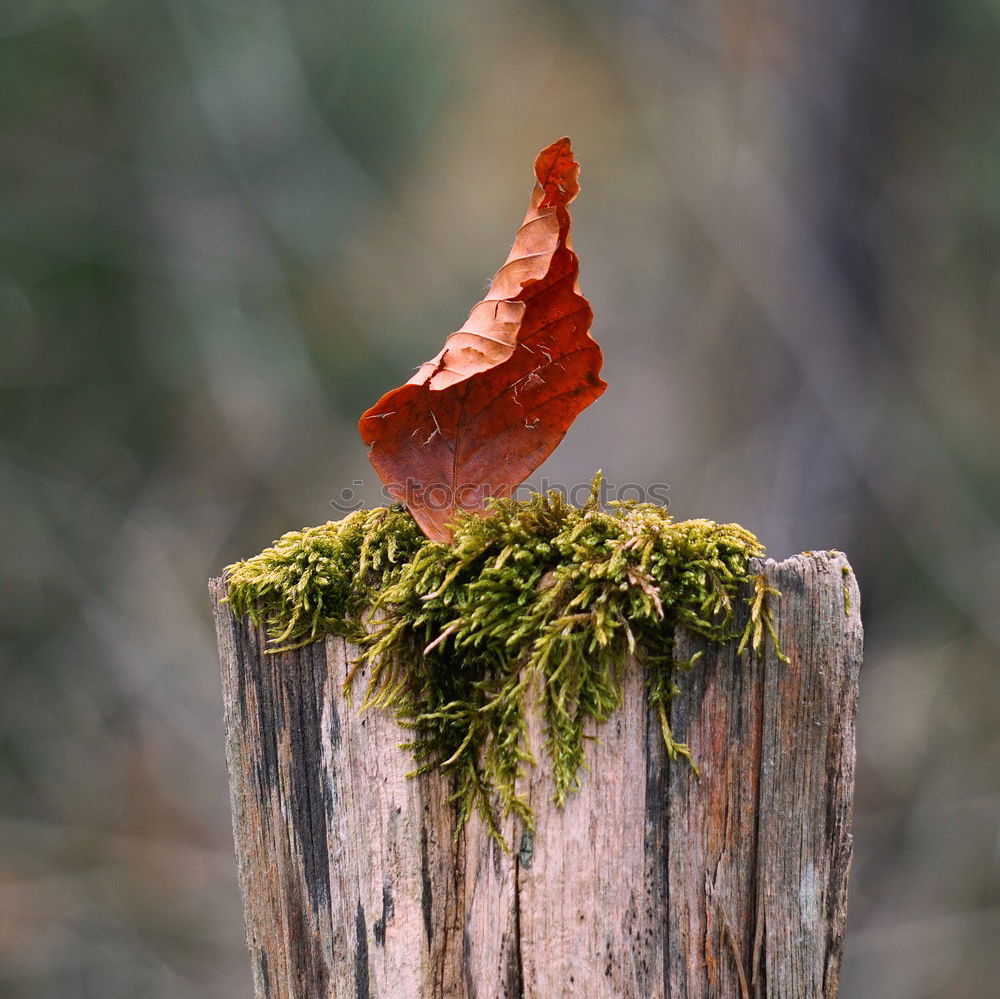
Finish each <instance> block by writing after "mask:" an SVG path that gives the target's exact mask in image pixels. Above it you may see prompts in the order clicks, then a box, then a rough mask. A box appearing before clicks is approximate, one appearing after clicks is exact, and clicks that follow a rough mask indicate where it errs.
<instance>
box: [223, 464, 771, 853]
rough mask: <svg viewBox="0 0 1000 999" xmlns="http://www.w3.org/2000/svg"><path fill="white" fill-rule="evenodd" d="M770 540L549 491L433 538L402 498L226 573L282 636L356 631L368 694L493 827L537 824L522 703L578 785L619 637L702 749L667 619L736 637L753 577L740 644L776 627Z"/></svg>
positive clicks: (612, 692)
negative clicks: (513, 818) (764, 563)
mask: <svg viewBox="0 0 1000 999" xmlns="http://www.w3.org/2000/svg"><path fill="white" fill-rule="evenodd" d="M595 486H596V483H595ZM596 495H597V491H596V488H595V492H594V497H596ZM762 552H763V549H762V547H761V545H760V543H759V542H758V541H757V539H756V538H755V537H754V536H753V535H752V534H751V533H750V532H749V531H746V530H744V529H743V528H742V527H739V526H738V525H735V524H716V523H713V522H712V521H709V520H688V521H682V522H676V521H674V520H673V519H672V518H671V517H670V515H669V514H668V513H667V511H666V510H665V509H663V508H662V507H658V506H655V505H653V504H641V503H622V504H613V505H612V508H611V509H610V510H606V511H605V510H601V509H599V507H598V504H597V501H596V498H592V499H591V500H590V501H589V502H588V503H587V504H585V505H584V507H583V508H582V509H581V508H577V507H574V506H572V505H570V504H569V503H568V502H566V500H565V499H564V498H563V497H562V496H561V495H560V494H559V493H557V492H552V493H549V494H547V495H544V496H536V497H534V498H532V499H530V500H528V501H523V502H521V501H515V500H502V501H499V502H496V503H495V504H494V506H493V510H492V514H491V516H490V517H488V518H486V519H481V518H479V517H476V516H472V515H462V516H459V518H458V519H457V521H456V523H455V538H454V542H453V543H452V544H442V543H438V542H431V541H428V540H427V539H426V538H425V537H424V536H423V535H422V534H421V533H420V531H419V529H418V528H417V526H416V525H415V523H414V521H413V520H412V518H411V517H410V515H409V514H408V513H407V512H406V511H405V510H403V509H402V508H400V507H390V508H384V507H382V508H378V509H375V510H362V511H358V512H356V513H353V514H351V515H350V516H348V517H346V518H345V519H344V520H341V521H337V522H335V523H330V524H325V525H323V526H321V527H314V528H310V529H308V530H305V531H296V532H293V533H290V534H286V535H285V536H284V537H282V538H281V539H280V540H279V541H278V542H276V543H275V544H274V546H273V547H271V548H268V549H267V550H266V551H264V552H262V553H261V554H260V555H257V556H255V557H254V558H251V559H247V560H246V561H243V562H239V563H237V564H236V565H233V566H230V567H229V569H228V570H227V575H228V578H229V599H230V602H231V604H232V607H233V610H234V612H235V613H236V614H238V615H249V616H250V617H251V618H252V619H253V620H254V621H256V622H257V623H264V624H266V626H267V629H268V633H269V635H270V638H271V640H272V643H273V650H274V651H278V650H281V649H288V648H295V647H298V646H301V645H304V644H307V643H308V642H311V641H314V640H316V639H319V638H321V637H323V636H324V635H327V634H334V635H344V636H346V637H347V638H348V639H350V640H351V641H352V642H355V643H356V644H357V645H358V646H359V648H360V649H361V655H360V659H359V661H358V665H361V664H362V663H364V664H366V665H367V666H368V667H369V684H368V689H367V693H366V698H365V705H366V706H370V707H375V708H381V709H385V710H392V711H394V712H395V713H396V715H397V717H398V718H399V720H400V721H401V722H402V724H403V725H405V726H406V727H407V728H409V729H410V730H411V731H412V732H413V739H412V741H411V742H410V743H409V744H408V748H409V749H410V750H411V751H412V752H413V755H414V757H415V759H416V762H417V769H416V770H415V771H414V773H420V772H424V771H427V770H432V769H440V770H442V771H446V772H448V773H450V774H451V775H453V777H454V780H455V795H454V799H455V801H456V803H457V806H458V814H459V828H461V826H462V824H464V822H465V820H466V819H467V818H468V817H469V815H470V814H471V811H472V809H474V808H475V809H478V811H479V812H480V814H481V815H482V817H483V819H484V820H485V821H486V822H487V823H488V824H489V826H490V828H491V829H493V831H494V832H495V833H496V834H497V835H499V832H498V822H497V819H498V816H500V815H504V814H509V813H510V812H511V811H513V812H515V813H517V814H518V815H520V816H521V817H522V818H523V819H524V821H525V823H526V825H527V828H528V829H529V830H530V829H532V828H533V817H532V814H531V811H530V809H529V807H528V804H527V802H526V801H525V800H524V799H523V797H521V796H520V795H519V794H518V789H517V783H518V777H519V775H520V774H521V773H522V772H523V771H524V769H525V767H527V766H529V765H532V764H533V763H534V762H535V756H536V753H537V751H538V748H539V747H535V746H531V745H529V743H528V738H527V716H526V712H527V711H529V710H537V711H539V712H540V713H541V717H542V720H543V728H544V733H545V745H544V750H545V755H546V757H547V758H548V761H549V765H550V767H551V772H552V777H553V794H554V797H555V800H556V801H557V802H559V803H560V804H562V803H564V802H565V800H566V797H567V795H569V794H571V793H572V792H573V791H575V790H576V789H577V788H578V787H579V783H580V774H581V768H582V767H583V762H584V745H585V741H586V737H585V735H584V733H585V731H586V730H587V728H588V725H589V724H591V723H593V722H597V723H600V722H603V721H605V720H607V719H608V717H609V716H610V715H611V714H612V712H613V711H614V710H615V708H617V707H618V705H619V703H620V700H621V679H622V678H621V669H622V664H623V662H624V661H625V659H626V655H625V653H626V652H633V653H635V655H636V656H637V657H638V658H639V659H640V661H641V662H642V664H643V666H644V668H645V670H646V674H647V678H648V687H649V699H650V704H651V705H652V706H653V707H655V708H656V710H657V712H658V714H659V718H660V722H661V727H662V730H663V737H664V741H665V744H666V747H667V750H668V752H669V754H670V756H671V757H673V758H676V757H677V756H683V757H685V758H686V759H688V761H689V762H690V761H691V754H690V751H689V750H688V747H687V746H685V745H684V744H682V743H678V742H676V741H675V740H674V738H673V736H672V734H671V731H670V726H669V722H668V705H669V702H670V700H671V698H673V697H674V696H675V694H676V693H677V692H678V686H677V684H678V681H680V680H682V678H683V674H684V673H685V671H687V670H689V669H691V668H693V667H694V666H695V665H696V662H695V660H696V659H697V656H696V657H695V659H694V660H692V661H690V662H684V663H679V662H677V661H676V660H675V659H674V656H673V637H674V630H675V628H676V627H677V625H683V626H684V627H685V628H687V629H688V630H689V631H692V632H694V633H695V634H698V635H701V636H703V637H705V638H706V639H708V640H710V641H713V642H724V641H728V640H730V639H733V638H736V637H737V632H736V630H735V618H736V614H735V610H736V608H735V602H736V601H737V599H738V593H739V589H740V587H741V586H742V585H743V584H744V583H747V582H755V584H756V585H755V588H754V595H753V597H752V598H751V600H750V615H749V620H748V622H747V624H746V627H745V630H744V632H743V637H742V642H741V645H740V648H741V649H742V648H743V647H745V646H746V644H747V643H748V642H749V643H750V644H752V645H753V646H754V647H755V648H758V649H759V648H760V645H761V642H762V641H763V637H764V634H765V632H767V631H770V633H771V636H772V638H774V637H775V636H774V630H773V626H772V625H771V622H770V617H769V614H768V611H767V599H768V597H769V596H770V595H773V594H774V591H773V590H771V589H770V588H768V587H766V586H765V585H764V581H763V576H759V577H754V576H753V575H751V573H750V571H749V562H750V559H751V558H753V557H754V556H756V555H760V554H762ZM352 675H353V674H352ZM349 682H350V681H349ZM692 765H693V763H692Z"/></svg>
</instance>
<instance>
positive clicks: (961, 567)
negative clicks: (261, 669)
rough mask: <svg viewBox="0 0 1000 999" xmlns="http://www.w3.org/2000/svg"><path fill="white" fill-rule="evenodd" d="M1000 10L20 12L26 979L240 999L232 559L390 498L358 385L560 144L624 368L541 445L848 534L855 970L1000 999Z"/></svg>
mask: <svg viewBox="0 0 1000 999" xmlns="http://www.w3.org/2000/svg"><path fill="white" fill-rule="evenodd" d="M998 51H1000V7H998V5H997V4H996V3H995V2H991V0H954V2H953V3H949V4H939V3H933V2H930V0H921V2H916V0H879V2H876V0H840V2H837V3H835V2H833V0H823V2H820V0H804V2H802V3H800V4H793V5H761V4H756V3H750V2H749V0H732V2H729V3H724V4H723V3H715V2H710V0H682V2H679V3H666V2H662V0H617V2H612V0H537V2H534V3H527V2H525V0H495V2H492V3H488V4H487V3H459V2H457V0H435V2H429V0H413V2H411V3H406V4H404V3H389V2H387V0H373V2H370V3H365V4H348V3H345V2H342V0H325V2H323V3H320V2H318V0H244V2H241V3H238V4H237V3H234V2H232V0H213V2H212V3H206V2H199V0H161V2H158V0H131V2H127V3H126V2H124V0H8V2H7V3H5V4H3V5H0V420H2V423H0V588H2V593H0V671H2V673H0V680H2V691H3V696H2V697H0V994H2V995H3V996H9V997H11V999H49V997H51V999H77V997H80V999H83V997H91V996H100V997H101V999H126V997H137V999H139V997H141V999H166V997H178V999H180V997H185V999H193V997H197V999H237V997H244V996H246V995H248V994H249V988H250V986H249V981H250V976H249V962H248V961H247V959H246V955H245V952H244V948H243V928H242V917H241V912H240V906H239V898H238V891H237V884H236V873H235V862H234V859H233V856H232V845H231V833H230V825H229V822H230V819H229V799H228V791H227V783H226V775H225V768H224V760H223V742H222V724H221V713H222V707H221V697H220V691H219V685H218V680H217V670H216V658H215V648H214V636H213V633H212V630H211V623H210V615H209V604H208V598H207V593H206V587H205V584H206V580H207V579H208V577H209V576H210V575H213V574H216V573H217V572H218V571H219V570H220V569H221V567H222V566H224V565H226V564H228V563H231V562H234V561H236V560H237V559H238V558H241V557H245V556H247V555H251V554H253V553H255V552H256V551H258V550H260V549H261V548H263V547H264V546H265V545H267V544H268V543H269V542H270V541H271V540H272V539H273V538H275V537H277V536H278V535H280V534H281V533H283V532H284V531H286V530H290V529H294V528H299V527H302V526H306V525H312V524H318V523H321V522H323V521H325V520H328V519H331V518H334V517H339V516H340V515H341V514H340V513H338V512H337V511H336V510H335V509H334V507H333V506H332V505H331V504H336V503H338V502H340V500H341V498H342V495H343V493H344V490H352V491H353V493H355V494H357V495H359V496H360V497H361V498H363V499H364V500H365V501H366V502H367V503H369V504H374V503H378V502H381V497H380V496H379V488H378V487H379V483H378V482H377V480H376V479H375V477H374V475H373V473H372V471H371V469H370V466H369V465H368V463H367V460H366V457H365V452H364V448H363V446H362V444H361V441H360V438H359V437H358V435H357V431H356V429H355V421H356V419H357V417H358V415H359V414H360V412H361V411H362V410H363V409H364V408H365V407H367V406H368V405H370V404H371V403H372V402H374V401H375V400H376V399H377V398H378V396H379V395H380V394H381V393H382V392H384V391H385V390H387V389H389V388H392V387H394V386H396V385H397V384H399V383H400V382H401V381H402V380H404V379H405V378H407V377H408V376H409V374H410V373H411V371H412V369H413V367H414V366H415V365H417V364H419V363H420V362H421V361H423V360H424V359H426V358H427V357H429V356H431V355H432V354H434V353H435V352H436V351H437V350H438V349H439V348H440V345H441V343H442V342H443V339H444V337H445V336H446V335H447V334H448V333H449V332H451V331H452V330H453V329H456V328H457V327H458V324H459V323H460V322H461V321H462V319H463V318H464V317H465V315H466V313H467V310H468V308H469V307H470V306H471V305H472V304H473V302H474V301H476V299H478V298H479V297H480V294H481V293H482V290H483V289H484V287H485V286H486V283H487V282H488V280H489V277H490V275H491V274H492V272H493V271H494V270H495V269H496V267H498V266H499V264H500V263H501V262H502V261H503V259H504V256H505V254H506V250H507V248H508V247H509V245H510V243H511V240H512V238H513V235H514V231H515V229H516V226H517V224H518V223H519V221H520V219H521V217H522V213H523V210H524V206H525V204H526V201H527V197H528V194H529V191H530V188H531V183H532V177H531V163H532V159H533V157H534V155H535V153H536V152H537V151H538V150H539V149H540V148H541V147H542V146H543V145H545V144H546V143H548V142H550V141H552V140H553V139H555V138H557V137H558V136H560V135H563V134H569V135H570V136H571V137H572V138H573V140H574V147H575V149H576V152H577V155H578V158H579V159H580V160H581V162H582V164H583V173H582V185H583V190H582V193H581V195H580V198H579V199H578V201H577V202H576V203H575V205H574V220H575V231H574V245H575V247H576V249H577V250H578V252H579V254H580V257H581V268H582V272H581V284H582V288H583V291H584V293H585V294H586V295H587V296H588V297H589V298H590V300H591V303H592V304H593V306H594V311H595V314H596V317H597V318H596V321H595V325H594V334H595V336H596V337H597V339H598V340H599V341H600V342H601V344H602V346H603V347H604V351H605V356H606V367H605V372H604V374H605V377H606V378H607V380H608V382H609V388H608V391H607V392H606V394H605V396H604V397H603V398H602V399H601V400H599V401H598V402H597V403H596V404H595V405H594V406H593V407H591V409H589V410H587V411H586V412H585V413H584V414H583V416H581V418H580V419H579V421H578V422H577V424H576V425H575V427H574V428H573V429H572V430H571V431H570V433H569V435H568V436H567V438H566V440H565V442H564V443H563V445H562V446H561V447H560V449H559V450H558V451H557V452H556V454H555V455H553V457H552V458H551V459H550V460H549V462H548V463H547V464H546V465H545V466H543V468H542V469H540V470H539V473H538V475H537V476H536V477H535V481H541V479H542V478H543V477H544V478H546V479H547V480H548V481H549V482H552V483H563V484H566V485H574V484H579V483H587V482H589V481H590V479H591V477H592V475H593V473H594V471H595V469H596V468H598V467H601V468H603V469H604V472H605V474H606V476H607V478H608V480H609V481H610V482H612V483H618V484H624V483H638V484H646V485H648V484H650V483H654V482H656V483H663V484H668V485H669V487H670V497H671V506H672V509H673V511H674V513H675V514H676V515H677V516H679V517H695V516H697V517H710V518H713V519H715V520H718V521H722V522H726V521H733V520H736V521H739V522H741V523H743V524H745V525H746V526H747V527H748V528H750V529H751V530H753V531H754V532H755V533H756V534H757V535H758V536H759V537H761V538H762V540H763V541H764V542H765V543H766V545H767V546H768V549H769V551H770V552H771V554H772V555H775V556H783V555H786V554H789V553H791V552H793V551H798V550H801V549H815V548H838V549H841V550H843V551H846V552H847V553H848V555H849V556H850V558H851V560H852V563H853V565H854V567H855V569H856V571H857V575H858V577H859V581H860V585H861V590H862V594H863V597H864V608H863V613H864V617H865V622H866V632H867V653H866V664H865V669H864V675H863V684H862V699H861V715H860V718H859V764H860V767H859V778H858V799H857V815H856V828H855V837H856V857H855V866H854V880H853V884H852V895H851V921H850V930H849V936H848V940H847V951H846V963H845V968H844V973H843V985H842V993H843V995H844V996H845V997H846V996H850V997H860V999H868V997H871V999H876V997H877V999H896V997H899V999H914V997H917V999H920V997H926V999H932V997H935V999H936V997H941V999H944V997H959V999H961V997H980V996H986V995H990V994H993V993H994V992H995V988H996V986H995V983H996V976H997V971H998V961H997V957H996V953H997V951H996V940H997V939H998V938H1000V738H998V735H997V733H998V732H1000V670H998V665H1000V654H998V650H1000V613H998V610H997V608H998V607H1000V523H998V522H1000V512H998V511H1000V502H998V499H1000V461H998V454H1000V432H998V431H1000V404H998V400H1000V345H998V341H997V335H996V334H997V328H998V320H1000V116H998V114H997V107H996V94H998V93H1000V60H998V59H997V52H998Z"/></svg>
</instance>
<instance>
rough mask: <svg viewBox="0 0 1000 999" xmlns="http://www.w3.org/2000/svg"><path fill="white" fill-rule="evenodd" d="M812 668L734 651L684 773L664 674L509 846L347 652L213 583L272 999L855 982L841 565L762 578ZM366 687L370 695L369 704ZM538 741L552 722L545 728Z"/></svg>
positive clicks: (630, 671) (679, 991)
mask: <svg viewBox="0 0 1000 999" xmlns="http://www.w3.org/2000/svg"><path fill="white" fill-rule="evenodd" d="M762 568H763V571H764V572H765V575H766V578H767V580H768V582H769V583H770V584H771V585H774V586H776V587H778V588H779V589H780V590H781V592H782V599H781V601H780V603H778V604H777V605H776V606H775V607H774V617H775V622H776V625H777V628H778V632H779V635H780V639H781V643H782V646H783V648H784V650H785V652H786V653H787V655H788V656H789V658H790V660H791V661H790V662H789V663H788V664H785V663H783V662H781V661H780V660H779V659H778V658H777V656H776V655H775V653H774V651H773V650H772V649H771V647H770V645H767V646H766V647H765V651H764V652H763V654H762V655H760V656H757V655H753V654H750V653H747V652H744V653H743V655H741V656H740V657H737V656H736V650H735V646H727V647H724V648H713V647H710V646H706V645H705V644H704V643H702V642H701V641H700V640H695V639H693V638H691V637H690V636H689V635H687V634H685V633H683V632H681V633H679V634H678V636H677V656H678V658H679V659H687V658H689V657H690V656H692V655H693V654H694V653H695V652H697V651H703V652H704V655H703V657H702V659H701V660H700V661H699V663H698V665H697V666H696V667H695V668H694V669H693V670H692V671H691V672H690V674H689V675H688V676H686V677H685V678H684V683H683V684H682V687H683V692H682V694H681V695H680V696H679V697H678V698H676V699H675V701H674V702H673V703H672V705H671V725H672V726H673V729H674V734H675V736H676V737H677V738H678V739H683V740H686V741H688V742H689V743H690V745H691V748H692V751H693V752H694V755H695V758H696V760H697V761H698V763H699V765H700V767H701V774H702V776H701V778H700V779H699V778H696V777H695V776H694V775H693V774H692V772H691V770H690V769H689V768H688V767H687V765H686V764H684V763H683V761H682V762H678V763H670V762H669V761H668V760H666V758H665V752H664V749H663V741H662V737H661V734H660V729H659V722H658V720H657V718H656V716H655V714H653V713H651V712H650V711H649V710H648V708H647V705H646V699H645V687H644V680H643V677H642V675H641V673H640V671H639V669H638V668H637V667H636V666H635V664H634V663H628V664H626V667H625V674H624V675H625V679H624V700H623V704H622V707H621V710H619V711H618V712H617V713H616V714H615V715H614V717H613V718H612V720H611V721H609V722H608V723H607V724H605V725H603V726H601V728H600V730H599V731H598V732H595V733H594V734H595V735H596V736H598V739H597V740H596V741H595V742H593V743H591V744H590V746H589V749H588V751H589V755H588V764H589V767H590V772H589V773H587V774H586V775H585V776H584V780H583V787H582V790H581V792H580V794H579V795H577V796H576V797H574V798H572V799H571V800H570V801H569V803H568V804H567V806H566V808H565V809H564V810H560V809H558V808H556V807H555V806H554V805H553V804H552V803H551V801H550V796H551V785H550V784H549V782H548V776H547V773H546V772H545V770H544V768H539V769H535V770H532V771H530V772H529V773H528V774H527V775H526V776H525V778H524V781H525V787H524V790H525V791H526V793H527V794H528V796H529V798H530V801H531V804H532V806H533V808H534V809H535V813H536V816H537V820H538V831H537V833H536V835H535V836H534V837H533V839H528V838H524V839H520V830H519V829H516V828H515V826H514V821H513V820H510V822H509V823H508V828H507V832H508V836H509V839H510V841H511V842H520V850H517V851H514V852H510V853H505V852H503V851H502V850H500V849H499V848H498V847H497V846H496V844H495V843H494V842H493V841H492V840H491V839H490V838H489V836H488V835H487V833H486V831H485V829H484V828H483V827H482V825H481V824H480V823H479V822H478V820H473V821H472V822H471V823H470V824H469V826H468V827H467V828H466V829H465V831H464V832H463V833H462V835H461V836H460V837H459V838H458V840H457V841H456V840H455V839H454V836H453V830H454V824H453V812H452V807H451V805H449V804H448V802H447V800H446V799H447V795H448V791H449V788H448V785H447V782H446V781H444V780H443V779H441V778H440V777H438V776H436V775H430V776H424V777H421V778H418V779H413V780H410V779H407V778H406V777H405V776H404V775H405V774H406V772H407V771H408V770H409V769H411V761H410V758H409V755H408V753H407V752H405V751H403V750H401V749H399V748H398V745H399V743H400V742H402V741H403V740H404V739H405V738H406V733H405V732H404V731H403V730H402V729H400V728H399V727H398V725H397V724H396V723H395V722H394V721H393V720H392V719H391V718H390V717H388V716H387V715H386V714H384V713H382V712H379V711H367V712H361V711H360V710H359V709H358V706H357V704H350V703H347V702H346V701H345V699H344V697H343V694H342V692H341V687H342V683H343V680H344V677H345V675H346V672H347V669H348V665H349V662H350V659H351V656H352V649H351V648H350V647H349V646H347V645H346V644H345V643H344V642H343V641H342V640H339V639H332V638H331V639H327V640H326V641H325V642H323V643H316V644H314V645H312V646H309V647H307V648H305V649H301V650H299V651H297V652H292V653H282V654H279V655H264V654H263V636H262V635H261V633H260V632H259V630H258V629H255V628H253V627H251V626H250V625H249V624H248V623H247V622H245V621H240V620H236V619H234V618H233V616H232V614H231V613H230V612H229V610H228V607H227V605H225V604H223V603H222V602H221V601H222V598H223V597H224V596H225V586H224V584H223V583H222V581H220V580H214V581H213V583H212V594H213V597H214V600H215V613H216V623H217V627H218V635H219V651H220V659H221V663H222V678H223V689H224V693H225V704H226V731H227V759H228V763H229V772H230V779H231V787H232V804H233V824H234V831H235V838H236V848H237V856H238V860H239V871H240V883H241V889H242V892H243V901H244V908H245V913H246V922H247V940H248V945H249V948H250V952H251V956H252V960H253V969H254V982H255V990H256V996H257V999H265V997H266V999H312V997H323V999H326V997H350V999H359V997H369V999H439V997H440V999H445V997H447V999H453V997H455V999H500V997H503V999H516V997H526V999H527V997H530V999H559V997H568V996H579V997H587V999H597V997H608V999H611V997H615V999H631V997H635V999H640V997H641V999H647V997H651V999H668V997H669V999H678V997H709V996H721V997H728V996H733V997H739V999H742V997H750V996H754V997H757V996H774V997H789V999H791V997H794V999H805V997H823V999H830V997H833V996H835V995H836V993H837V972H838V967H839V961H840V955H841V949H842V943H843V932H844V923H845V919H846V889H847V872H848V867H849V864H850V854H851V837H850V813H851V799H852V794H853V777H854V715H855V708H856V698H857V677H858V670H859V668H860V663H861V622H860V618H859V616H858V606H859V600H858V592H857V586H856V583H855V580H854V576H853V574H852V573H851V571H850V568H849V566H848V565H847V562H846V560H845V559H844V557H843V556H842V555H840V554H838V553H818V554H810V555H800V556H796V557H794V558H790V559H788V560H787V561H785V562H782V563H780V564H777V563H775V562H773V561H767V562H766V563H762ZM365 683H366V678H365V677H364V676H359V677H358V679H357V681H356V684H357V686H356V688H355V689H356V690H358V691H361V690H363V689H364V685H365ZM531 726H532V735H533V737H534V739H535V740H536V744H539V740H540V732H539V729H538V722H537V720H533V721H532V723H531Z"/></svg>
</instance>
